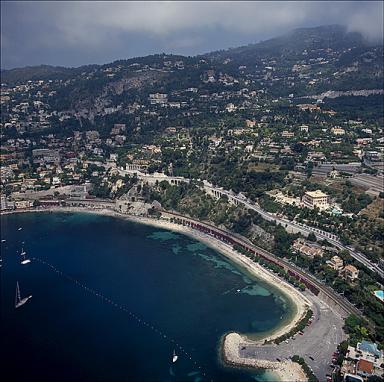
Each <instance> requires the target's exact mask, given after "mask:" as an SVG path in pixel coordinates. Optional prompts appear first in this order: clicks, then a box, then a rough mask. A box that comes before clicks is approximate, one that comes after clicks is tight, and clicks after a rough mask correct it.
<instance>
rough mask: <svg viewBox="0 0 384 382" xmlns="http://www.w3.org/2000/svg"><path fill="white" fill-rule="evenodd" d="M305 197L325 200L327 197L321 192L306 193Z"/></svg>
mask: <svg viewBox="0 0 384 382" xmlns="http://www.w3.org/2000/svg"><path fill="white" fill-rule="evenodd" d="M305 194H306V195H308V196H310V197H311V198H326V197H327V196H328V195H327V194H324V192H323V191H321V190H316V191H306V193H305Z"/></svg>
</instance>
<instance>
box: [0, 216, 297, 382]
mask: <svg viewBox="0 0 384 382" xmlns="http://www.w3.org/2000/svg"><path fill="white" fill-rule="evenodd" d="M1 239H2V243H1V258H2V262H1V264H2V267H1V268H0V285H1V291H0V292H1V293H0V296H1V304H0V307H1V312H0V313H1V353H2V354H1V366H0V373H1V380H2V381H4V382H8V381H39V382H43V381H56V382H61V381H66V382H68V381H91V382H94V381H116V382H120V381H129V382H130V381H143V382H152V381H153V382H157V381H164V382H173V381H183V382H184V381H185V382H187V381H191V382H199V381H220V382H226V381H227V382H236V381H242V382H243V381H244V382H247V381H260V382H264V381H274V380H276V377H275V376H274V375H273V373H270V372H264V371H263V370H251V369H246V368H234V367H230V366H227V365H225V364H224V363H223V360H222V356H221V351H220V349H221V346H220V345H221V341H222V338H223V336H224V335H225V334H226V333H228V332H231V331H236V332H239V333H243V334H249V335H250V336H258V335H261V334H262V333H265V332H270V331H272V330H273V329H275V328H277V327H278V326H280V325H282V324H283V323H285V322H286V321H287V320H288V319H289V317H290V315H291V314H292V309H293V307H292V306H291V304H290V302H289V300H287V299H286V297H284V296H282V295H281V294H280V293H279V291H278V290H276V289H274V287H273V286H272V285H268V284H265V283H263V282H261V281H260V280H258V279H257V278H255V277H253V276H252V275H250V274H249V273H247V272H246V270H245V269H242V268H239V267H238V266H236V265H234V264H233V263H231V261H230V260H228V259H227V258H226V257H224V256H223V255H221V254H220V253H218V252H217V251H215V250H214V249H212V248H210V247H207V246H206V245H205V244H203V243H201V242H199V241H196V240H195V239H193V238H191V237H189V236H186V235H183V234H180V233H176V232H172V231H167V230H164V229H159V228H157V227H153V226H149V225H143V224H138V223H133V222H130V221H127V220H125V219H121V218H116V217H111V216H102V215H96V214H89V213H64V212H63V213H61V212H58V213H50V212H41V213H22V214H12V215H5V216H1ZM4 240H5V241H4ZM22 248H23V249H24V250H25V251H26V253H27V258H29V259H30V260H31V262H30V263H28V264H25V265H22V264H21V263H20V260H21V256H20V252H21V250H22ZM17 282H18V284H19V287H20V294H21V298H24V297H27V296H29V295H32V298H31V299H30V300H29V301H28V302H27V303H25V304H24V305H23V306H21V307H19V308H17V309H16V308H15V296H16V293H15V291H16V283H17ZM174 354H176V355H177V357H178V358H177V361H176V362H172V358H173V355H174Z"/></svg>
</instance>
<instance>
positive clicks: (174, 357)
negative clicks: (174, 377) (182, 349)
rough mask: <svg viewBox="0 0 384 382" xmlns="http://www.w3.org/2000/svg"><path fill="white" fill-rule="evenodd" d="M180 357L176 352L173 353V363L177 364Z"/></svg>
mask: <svg viewBox="0 0 384 382" xmlns="http://www.w3.org/2000/svg"><path fill="white" fill-rule="evenodd" d="M178 358H179V357H178V356H177V355H176V352H175V350H174V351H173V356H172V362H173V363H175V362H176V361H177V359H178Z"/></svg>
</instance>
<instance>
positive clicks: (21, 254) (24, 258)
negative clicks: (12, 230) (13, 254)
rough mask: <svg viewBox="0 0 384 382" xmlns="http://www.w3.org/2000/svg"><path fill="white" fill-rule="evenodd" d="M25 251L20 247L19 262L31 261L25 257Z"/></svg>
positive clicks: (26, 262)
mask: <svg viewBox="0 0 384 382" xmlns="http://www.w3.org/2000/svg"><path fill="white" fill-rule="evenodd" d="M26 255H27V252H25V251H24V248H23V247H22V248H21V253H20V256H21V264H23V265H24V264H28V263H30V262H31V260H29V259H27V256H26Z"/></svg>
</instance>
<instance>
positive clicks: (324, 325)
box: [239, 295, 346, 381]
mask: <svg viewBox="0 0 384 382" xmlns="http://www.w3.org/2000/svg"><path fill="white" fill-rule="evenodd" d="M307 296H308V297H309V298H310V299H311V301H312V302H313V307H312V310H313V313H314V316H313V320H312V324H311V325H309V326H308V327H306V329H305V330H304V333H303V335H300V334H296V336H295V337H294V339H289V340H288V343H286V342H283V343H281V344H279V345H274V344H273V345H263V346H257V345H250V344H241V345H240V349H239V354H240V356H241V357H244V358H258V359H263V360H269V361H277V359H280V360H283V359H284V358H290V357H292V356H293V355H296V354H297V355H299V356H300V357H303V358H304V360H305V362H306V363H307V364H308V365H309V366H310V367H311V368H312V370H313V372H314V374H315V375H316V376H317V378H318V379H319V380H320V381H325V380H326V374H331V373H332V368H331V367H330V366H329V365H330V363H331V361H332V355H333V353H334V352H335V351H336V348H337V345H338V344H339V343H340V342H341V341H343V340H344V339H345V338H346V336H345V334H344V332H343V330H342V327H343V323H344V320H343V318H342V317H341V316H340V314H339V313H336V312H334V311H333V310H331V309H330V308H329V306H327V305H325V304H324V303H323V302H322V301H321V300H320V299H319V298H317V297H315V296H313V295H307ZM309 357H312V358H313V360H312V359H311V358H309Z"/></svg>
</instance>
